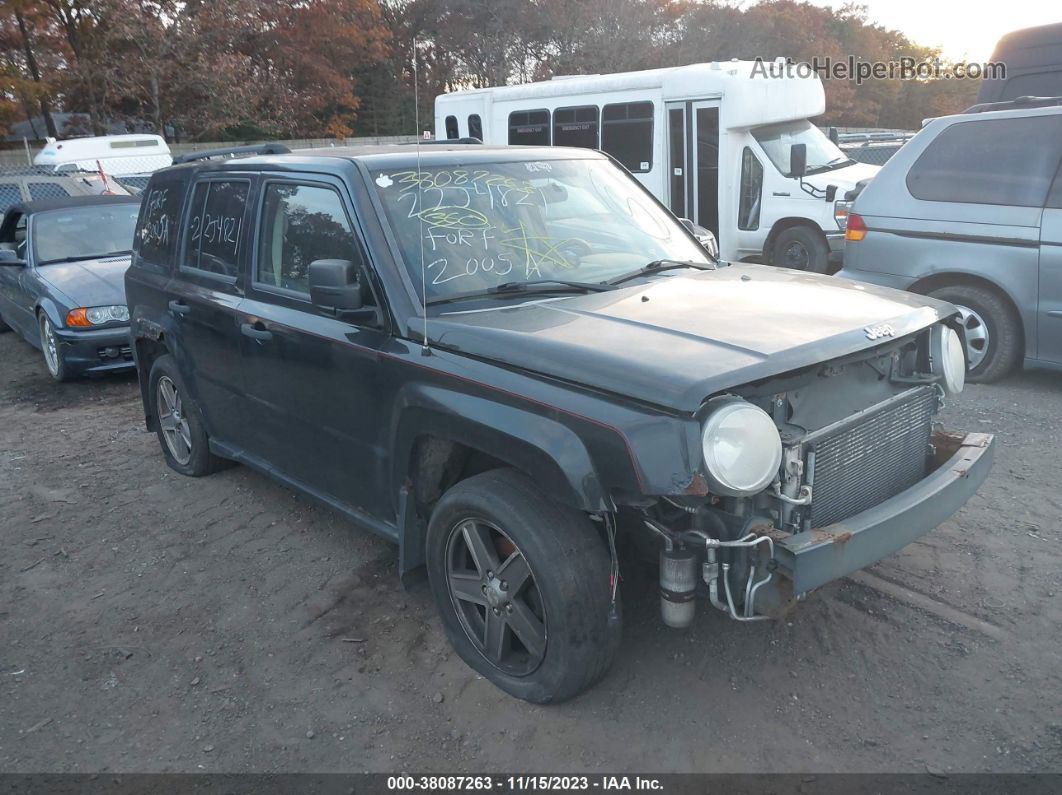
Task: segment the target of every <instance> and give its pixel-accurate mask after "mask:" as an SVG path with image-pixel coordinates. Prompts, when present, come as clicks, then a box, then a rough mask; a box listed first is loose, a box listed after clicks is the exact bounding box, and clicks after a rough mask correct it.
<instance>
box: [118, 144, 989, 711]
mask: <svg viewBox="0 0 1062 795" xmlns="http://www.w3.org/2000/svg"><path fill="white" fill-rule="evenodd" d="M126 293H127V296H128V302H129V308H130V313H131V326H132V332H131V333H132V337H133V347H134V355H135V359H136V363H137V367H138V370H139V374H140V385H141V390H142V393H143V399H144V406H145V411H146V417H147V425H148V428H150V429H152V430H154V431H156V432H157V433H158V436H159V439H160V442H161V445H162V450H163V453H164V455H165V456H166V460H167V462H168V463H169V465H170V466H171V467H173V468H174V469H176V470H177V471H178V472H181V473H184V474H186V475H193V476H198V475H205V474H207V473H210V472H213V471H214V470H216V469H218V468H219V467H220V466H222V465H223V464H224V463H226V462H229V461H238V462H241V463H243V464H246V465H248V466H251V467H253V468H255V469H258V470H260V471H262V472H264V473H267V474H269V475H271V476H273V477H274V478H277V479H279V480H281V481H282V482H284V483H287V484H289V485H291V486H292V487H294V488H296V489H298V490H299V491H301V492H304V493H306V494H308V495H310V496H312V497H315V498H317V499H319V500H321V501H323V502H324V503H327V504H328V505H330V506H332V507H334V508H335V509H337V510H339V511H340V512H342V513H344V514H346V515H347V516H349V517H350V518H351V519H353V520H355V521H356V522H357V523H359V524H361V525H363V526H365V527H367V528H369V529H371V530H374V531H376V532H377V533H379V534H381V535H383V536H386V537H387V538H390V539H393V540H394V541H396V542H397V544H398V547H399V560H400V570H401V572H402V573H403V574H406V573H409V572H412V571H413V570H415V569H418V568H420V567H422V566H425V565H426V567H427V572H428V576H429V579H430V582H431V587H432V591H433V593H434V596H435V598H436V600H437V602H438V606H439V611H440V613H441V616H442V620H443V622H444V624H445V627H446V631H447V633H448V635H449V637H450V639H451V641H452V642H453V644H454V646H455V648H456V649H457V651H458V653H459V654H460V655H461V656H462V657H463V658H464V659H465V661H466V662H468V664H469V665H471V666H472V667H473V668H475V669H476V670H477V671H479V672H480V673H482V674H483V675H484V676H486V677H487V678H488V679H490V680H492V681H493V682H495V683H496V684H497V685H498V686H499V687H501V688H503V689H504V690H506V691H508V692H509V693H512V694H513V695H516V696H518V697H520V698H524V699H528V700H531V701H539V702H546V701H560V700H563V699H565V698H569V697H571V696H573V695H574V694H576V693H578V692H579V691H581V690H583V689H584V688H586V687H588V686H590V685H591V684H593V683H594V682H595V681H596V680H597V679H598V678H599V677H601V676H602V675H603V674H604V673H605V671H606V669H607V668H608V666H609V663H610V661H611V658H612V656H613V654H614V653H615V650H616V648H617V645H618V640H619V635H620V625H621V611H620V607H619V593H618V587H619V574H618V573H619V560H618V554H617V543H616V542H617V534H630V535H631V536H637V537H640V538H645V539H651V540H652V541H653V543H655V544H656V545H657V547H658V549H659V560H660V572H661V612H662V616H663V619H664V620H665V621H666V622H667V623H668V624H669V625H671V626H676V627H684V626H688V625H689V624H690V622H691V621H692V620H693V617H694V616H693V614H694V609H695V604H696V601H695V599H694V596H695V593H696V591H697V590H698V581H699V580H702V579H703V581H704V584H703V585H702V586H701V588H702V589H703V591H704V592H705V593H706V595H707V597H708V599H709V600H710V603H711V605H712V606H713V607H715V608H718V609H719V610H722V611H724V612H725V613H727V614H728V615H729V616H731V617H732V618H734V619H737V620H740V621H753V620H760V619H764V618H767V617H769V616H773V615H778V614H780V613H781V612H782V611H784V610H785V609H787V608H788V607H789V606H790V604H791V603H793V602H795V601H796V599H797V598H799V597H800V596H801V595H803V594H804V593H805V592H807V591H809V590H811V589H813V588H816V587H818V586H820V585H822V584H823V583H826V582H829V581H830V580H833V579H835V578H837V577H841V576H843V575H845V574H848V573H850V572H852V571H855V570H857V569H859V568H861V567H864V566H867V565H869V564H871V563H873V562H874V561H876V560H879V559H880V558H882V557H884V556H886V555H888V554H891V553H892V552H894V551H896V550H897V549H899V548H900V547H902V546H904V545H906V544H907V543H909V542H910V541H912V540H913V539H915V538H917V537H919V536H921V535H922V534H924V533H926V532H928V531H929V530H930V529H931V528H933V527H935V526H936V525H937V524H939V523H940V522H941V521H943V520H944V519H945V518H947V517H948V516H950V515H951V514H952V513H954V512H955V511H956V510H958V508H959V507H960V506H961V505H962V504H963V502H964V501H965V500H966V499H967V498H968V497H969V496H970V495H971V494H972V493H973V492H974V491H975V490H976V488H977V487H978V485H979V484H980V483H981V482H982V481H983V479H984V478H985V476H986V474H987V472H988V469H989V467H990V464H991V451H992V446H991V444H992V439H991V437H990V436H986V435H982V434H966V435H964V434H955V433H948V432H945V431H942V430H940V429H938V428H936V427H934V424H933V419H934V415H935V414H936V413H937V411H938V409H939V408H940V406H941V404H942V401H943V399H944V397H945V395H947V394H954V393H956V392H958V391H960V390H961V389H962V386H963V376H964V372H965V369H964V365H965V352H964V343H963V338H962V327H961V325H960V324H959V318H958V315H957V313H956V310H955V309H954V307H952V306H950V305H949V304H945V303H941V302H938V301H933V300H932V299H927V298H924V297H922V296H916V295H912V294H909V293H902V292H897V291H892V290H887V289H881V288H875V287H871V286H865V285H856V284H854V283H851V282H847V281H842V280H838V279H833V278H830V277H825V276H818V275H813V274H807V273H801V272H794V271H787V270H784V269H777V268H767V267H763V266H759V265H728V264H726V263H720V262H716V261H714V260H713V259H712V258H711V257H709V256H708V255H707V254H706V252H705V251H704V249H702V248H701V247H700V246H699V245H698V243H697V241H696V240H695V239H694V237H693V236H692V235H691V234H690V232H689V231H687V228H686V227H684V226H683V225H682V224H680V223H679V222H678V221H677V219H675V218H674V217H673V216H671V215H670V214H669V213H668V211H667V210H666V209H664V208H663V207H662V205H660V204H659V203H658V202H657V201H656V200H655V199H654V198H653V197H652V196H651V195H650V194H649V193H648V192H647V191H645V190H644V189H643V188H642V187H641V185H640V184H639V183H638V182H636V181H635V180H634V179H633V178H631V177H630V176H629V175H628V174H626V173H625V172H624V171H623V170H622V169H621V168H618V167H617V166H616V165H615V164H614V163H612V162H610V161H609V159H608V158H607V157H606V156H604V155H601V154H598V153H595V152H591V151H588V150H584V149H563V148H541V149H539V148H518V147H512V148H506V147H487V146H471V145H444V146H432V147H405V146H393V147H374V148H364V149H333V150H329V151H328V152H327V153H326V154H321V153H318V152H314V153H312V154H288V155H275V156H251V157H246V158H243V159H237V160H227V161H224V162H199V163H190V164H187V165H181V166H176V167H173V168H168V169H165V170H163V171H159V172H157V173H156V174H154V175H153V176H152V178H151V182H150V184H149V185H148V187H147V188H146V190H145V192H144V201H143V205H142V209H141V214H140V218H139V223H138V227H137V232H136V240H135V248H134V251H133V258H132V266H131V267H130V269H129V271H128V274H127V276H126ZM621 540H622V539H621ZM637 546H638V545H636V544H633V545H621V548H623V549H627V548H636V547H637Z"/></svg>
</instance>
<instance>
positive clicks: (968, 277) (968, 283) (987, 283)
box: [907, 271, 1030, 355]
mask: <svg viewBox="0 0 1062 795" xmlns="http://www.w3.org/2000/svg"><path fill="white" fill-rule="evenodd" d="M959 286H962V287H980V288H981V289H984V290H991V291H992V292H994V293H996V294H997V295H999V297H1000V298H1002V299H1003V301H1004V302H1005V303H1006V304H1007V307H1008V308H1009V309H1010V311H1011V312H1013V313H1014V317H1016V318H1017V319H1018V323H1019V328H1020V329H1021V349H1022V350H1025V351H1026V354H1027V355H1030V352H1029V351H1028V346H1029V341H1030V335H1029V330H1028V329H1027V328H1026V325H1025V317H1024V316H1023V315H1022V313H1021V310H1020V309H1019V308H1018V302H1017V301H1016V300H1015V298H1014V296H1013V295H1012V294H1011V292H1010V291H1009V290H1008V289H1007V288H1006V287H1004V286H1003V285H1001V284H999V283H998V282H995V281H993V280H992V279H987V278H985V277H984V276H980V275H978V274H974V273H966V272H964V271H940V272H937V273H932V274H930V275H928V276H924V277H922V278H921V279H919V280H917V281H916V282H914V283H913V284H911V285H909V286H908V288H907V290H908V291H909V292H912V293H918V294H919V295H929V294H930V293H931V292H933V291H934V290H939V289H940V288H942V287H959Z"/></svg>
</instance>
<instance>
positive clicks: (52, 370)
mask: <svg viewBox="0 0 1062 795" xmlns="http://www.w3.org/2000/svg"><path fill="white" fill-rule="evenodd" d="M39 322H40V329H41V352H42V353H43V354H44V366H45V367H47V368H48V374H49V375H50V376H51V377H52V378H54V379H55V380H56V381H67V380H69V378H70V375H69V373H68V372H67V368H66V363H65V362H64V361H63V350H62V348H60V347H59V340H58V339H57V338H56V336H55V326H53V325H52V321H50V320H49V319H48V316H47V315H45V314H44V313H41V316H40V321H39Z"/></svg>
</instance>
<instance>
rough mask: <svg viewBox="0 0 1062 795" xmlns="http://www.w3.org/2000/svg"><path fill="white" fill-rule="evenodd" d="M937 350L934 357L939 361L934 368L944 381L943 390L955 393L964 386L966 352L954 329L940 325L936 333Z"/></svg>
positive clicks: (950, 393) (960, 390)
mask: <svg viewBox="0 0 1062 795" xmlns="http://www.w3.org/2000/svg"><path fill="white" fill-rule="evenodd" d="M936 340H937V350H936V351H935V352H934V353H935V354H936V355H935V356H934V358H935V359H936V360H937V361H938V362H939V363H940V365H939V367H938V368H936V369H937V372H938V374H939V375H941V376H942V378H943V381H944V391H945V392H947V393H948V394H949V395H957V394H959V393H960V392H962V389H963V387H964V386H966V352H965V351H964V350H963V346H962V340H961V339H960V338H959V335H958V334H957V333H956V332H955V329H950V328H944V327H941V331H940V333H939V334H937V335H936Z"/></svg>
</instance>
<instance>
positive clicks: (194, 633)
mask: <svg viewBox="0 0 1062 795" xmlns="http://www.w3.org/2000/svg"><path fill="white" fill-rule="evenodd" d="M1060 417H1062V376H1060V375H1054V374H1045V373H1025V374H1019V375H1016V376H1014V377H1012V378H1011V379H1009V380H1008V381H1006V382H1005V383H1003V384H1000V385H994V386H974V387H970V388H969V389H968V390H967V392H966V393H965V394H964V395H963V396H962V398H961V399H960V400H956V401H954V405H953V406H951V407H949V408H948V409H947V410H946V414H945V419H946V420H947V423H948V425H949V427H952V428H957V429H970V430H976V431H993V432H995V433H997V434H998V441H999V444H998V453H997V458H996V467H995V471H994V473H993V474H992V476H991V478H990V480H989V482H988V483H987V484H986V485H985V487H984V488H983V489H982V491H981V493H980V494H979V495H977V496H975V497H974V498H973V500H972V501H971V502H970V503H969V504H968V505H967V507H966V508H965V509H964V510H963V511H962V512H961V513H960V514H958V515H957V516H956V517H955V518H954V519H953V520H952V521H949V522H947V523H946V524H944V525H943V526H941V527H940V528H938V529H937V530H936V531H935V532H933V533H931V534H930V535H928V536H927V537H926V538H925V539H924V540H923V541H921V542H919V543H915V544H913V545H911V546H910V547H908V548H907V549H905V550H903V551H902V552H901V553H900V554H898V555H896V556H895V557H893V558H890V559H888V560H886V561H884V562H883V563H881V564H880V565H878V566H876V567H874V569H873V570H871V571H870V572H869V573H865V574H861V575H857V576H856V577H855V578H853V579H848V580H844V581H841V582H839V583H834V584H832V585H830V586H828V587H826V588H824V589H822V590H820V591H818V592H816V593H814V594H812V595H811V596H810V597H809V598H808V599H807V601H806V602H804V603H803V604H801V605H799V606H798V608H797V610H796V611H795V612H794V613H793V614H792V615H791V617H790V618H789V619H788V620H787V621H785V622H781V623H774V622H770V623H766V622H765V623H764V624H755V625H739V624H737V623H734V622H731V621H729V620H728V619H726V618H725V617H724V616H723V615H722V614H719V613H716V612H715V611H713V610H711V609H710V608H708V607H706V606H704V605H700V606H699V613H698V618H697V621H696V623H695V625H694V627H693V628H692V629H691V630H690V631H689V632H687V633H685V634H681V633H674V632H673V631H670V630H667V629H666V628H664V627H663V626H662V625H661V624H660V622H659V621H658V619H657V614H656V611H657V604H656V597H655V594H654V592H653V585H652V583H650V582H637V581H635V582H627V583H625V584H624V597H625V614H626V628H625V636H624V643H623V648H622V650H621V652H620V656H619V659H618V660H617V663H616V665H615V667H614V668H613V669H612V671H611V673H610V674H609V675H608V676H607V677H606V679H605V680H604V681H603V682H602V683H601V684H600V685H599V686H598V687H596V688H595V689H594V690H592V691H590V692H589V693H586V694H584V695H583V696H581V697H579V698H577V699H575V700H574V701H572V702H569V703H567V704H564V705H560V706H554V707H538V706H532V705H529V704H526V703H522V702H519V701H515V700H513V699H511V698H509V697H508V696H506V695H504V694H502V693H501V692H500V691H498V690H496V689H495V688H494V687H492V686H491V685H489V684H488V683H487V682H486V681H484V680H482V679H480V678H478V677H477V676H476V675H475V674H473V673H472V672H471V671H470V670H469V669H468V668H467V667H466V666H465V665H464V664H463V663H462V662H461V661H460V660H459V659H458V658H457V657H456V655H454V654H452V653H451V652H450V650H449V647H448V645H447V642H446V640H445V638H444V637H443V634H442V631H441V628H440V626H439V624H438V622H437V621H436V618H435V613H434V607H433V605H432V602H431V599H430V595H429V594H428V592H427V589H426V588H425V587H420V588H417V589H414V590H412V591H409V592H407V591H405V590H404V589H403V588H402V586H401V585H400V584H399V581H398V578H397V576H396V573H395V566H396V549H395V548H393V547H392V546H390V545H389V544H387V543H385V542H384V541H381V540H379V539H377V538H375V537H373V536H371V535H369V534H368V533H366V532H364V531H361V530H359V529H356V528H353V527H351V526H350V525H348V524H347V523H346V522H345V521H344V520H343V519H341V518H339V517H338V516H337V515H335V514H333V513H331V512H329V511H328V510H326V509H323V508H319V507H316V506H315V505H312V504H309V503H308V502H306V501H305V500H303V499H302V498H300V497H298V496H296V495H295V494H294V493H292V492H291V491H289V490H287V489H285V488H282V487H280V486H278V485H276V484H274V483H273V482H271V481H269V480H268V479H266V478H265V477H263V476H261V475H258V474H255V473H253V472H250V471H248V470H247V469H245V468H242V467H236V468H233V469H230V470H227V471H225V472H222V473H220V474H218V475H214V476H212V477H209V478H203V479H198V480H196V479H189V478H184V477H181V476H179V475H177V474H176V473H174V472H172V471H171V470H169V469H168V468H167V467H166V465H165V463H164V462H163V458H162V455H161V454H160V452H159V450H158V443H157V441H156V439H155V437H154V436H153V435H151V434H148V433H146V432H144V431H143V425H142V417H141V407H140V398H139V394H138V391H137V388H136V382H135V380H134V378H133V377H132V376H126V377H112V378H107V379H104V380H93V381H82V382H78V383H73V384H65V385H56V384H53V383H52V382H51V381H50V379H49V378H48V376H47V374H46V372H45V370H44V366H43V364H42V363H41V361H40V357H39V354H38V353H37V352H36V351H35V350H33V349H31V348H30V347H29V346H28V345H26V344H25V343H23V342H22V341H21V340H19V339H17V338H16V337H15V336H14V335H13V334H10V333H8V334H4V335H0V532H2V541H3V548H4V552H3V554H2V555H0V771H5V772H15V771H18V772H34V771H104V770H107V771H151V772H156V771H200V770H207V771H226V772H236V771H261V772H277V771H318V772H323V771H355V772H358V771H374V772H383V771H407V772H444V771H446V772H463V773H469V772H476V771H492V772H495V771H514V772H529V771H539V772H576V771H586V772H616V771H624V770H626V771H645V772H690V771H726V772H745V771H757V772H776V771H802V772H803V771H806V772H834V771H857V772H876V771H914V772H924V771H926V770H929V771H930V772H940V773H947V772H959V771H1012V772H1019V771H1060V770H1062V680H1060V677H1062V664H1060V661H1062V633H1060V632H1059V626H1060V624H1062V608H1060V603H1062V600H1060V591H1062V565H1060V564H1062V553H1060V548H1062V546H1060V543H1059V542H1060V538H1059V526H1058V518H1059V515H1060V514H1062V492H1060V488H1059V483H1060V482H1062V454H1060V453H1062V422H1060V421H1059V418H1060Z"/></svg>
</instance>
